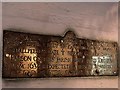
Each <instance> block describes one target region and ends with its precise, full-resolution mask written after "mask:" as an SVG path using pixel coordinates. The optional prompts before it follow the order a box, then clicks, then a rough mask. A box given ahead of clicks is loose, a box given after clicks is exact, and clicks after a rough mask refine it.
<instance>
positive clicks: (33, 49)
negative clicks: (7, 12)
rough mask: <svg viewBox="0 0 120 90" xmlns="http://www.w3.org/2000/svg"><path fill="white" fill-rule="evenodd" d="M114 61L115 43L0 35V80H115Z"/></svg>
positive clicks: (9, 33)
mask: <svg viewBox="0 0 120 90" xmlns="http://www.w3.org/2000/svg"><path fill="white" fill-rule="evenodd" d="M117 60H118V44H117V42H110V41H98V40H90V39H82V38H77V37H76V35H75V34H74V32H72V31H68V32H66V34H65V35H64V37H61V36H54V35H39V34H29V33H22V32H15V31H9V30H4V32H3V78H13V77H14V78H16V77H19V78H20V77H25V78H26V77H36V78H38V77H75V76H76V77H82V76H115V75H118V64H117Z"/></svg>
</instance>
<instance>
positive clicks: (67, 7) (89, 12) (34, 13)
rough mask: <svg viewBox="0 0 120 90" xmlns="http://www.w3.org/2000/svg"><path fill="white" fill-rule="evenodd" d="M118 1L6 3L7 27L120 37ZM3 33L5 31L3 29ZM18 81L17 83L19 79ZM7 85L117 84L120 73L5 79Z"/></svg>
mask: <svg viewBox="0 0 120 90" xmlns="http://www.w3.org/2000/svg"><path fill="white" fill-rule="evenodd" d="M117 7H118V5H117V3H114V2H112V3H105V2H104V3H103V2H101V3H3V13H2V19H3V20H2V25H3V29H12V30H16V31H20V32H29V33H39V34H51V35H63V34H64V33H65V29H66V28H73V29H74V32H75V33H76V34H77V36H78V37H80V38H89V39H97V40H110V41H118V18H117V15H118V10H117V9H118V8H117ZM1 33H2V32H1ZM16 82H17V83H16ZM2 86H3V87H35V88H36V87H41V88H42V87H46V88H49V87H58V88H62V87H63V88H64V87H65V88H66V87H67V88H68V87H73V88H74V87H80V88H96V87H98V88H100V87H102V88H107V87H109V88H117V87H118V77H91V78H80V77H79V78H78V77H77V78H59V79H55V78H53V79H50V78H49V79H48V78H47V79H24V80H3V85H2Z"/></svg>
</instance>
